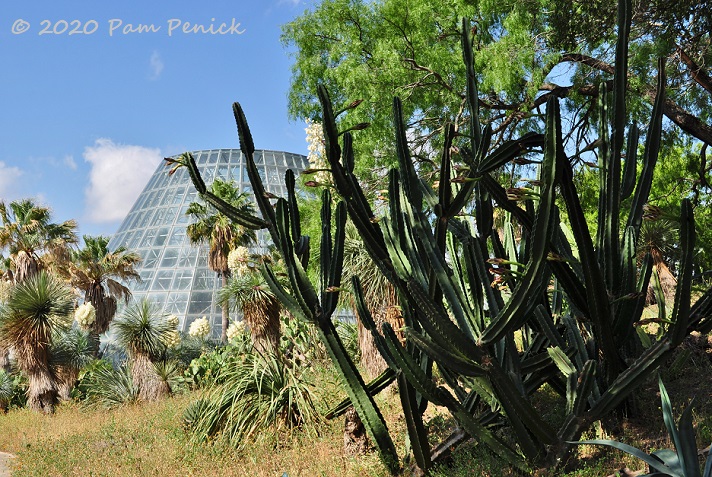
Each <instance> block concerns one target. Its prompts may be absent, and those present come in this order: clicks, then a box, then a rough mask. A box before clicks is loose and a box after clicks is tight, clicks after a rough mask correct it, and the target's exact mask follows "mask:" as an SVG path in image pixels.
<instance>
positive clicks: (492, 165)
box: [477, 132, 544, 174]
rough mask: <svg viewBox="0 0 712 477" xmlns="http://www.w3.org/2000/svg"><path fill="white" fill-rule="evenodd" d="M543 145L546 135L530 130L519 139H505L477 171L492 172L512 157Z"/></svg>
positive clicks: (482, 172) (480, 172)
mask: <svg viewBox="0 0 712 477" xmlns="http://www.w3.org/2000/svg"><path fill="white" fill-rule="evenodd" d="M543 145H544V136H543V135H542V134H539V133H534V132H528V133H526V134H524V135H523V136H522V137H520V138H519V139H513V140H509V141H505V142H504V143H502V145H500V146H499V147H497V149H495V150H494V151H492V153H491V154H488V155H487V157H485V158H484V159H482V161H480V162H479V164H477V173H478V174H485V173H488V172H491V171H493V170H495V169H497V168H499V167H501V166H503V165H505V164H507V163H508V162H509V161H511V160H512V159H514V158H516V157H518V156H521V155H522V153H525V152H526V151H528V150H529V149H533V148H537V147H542V146H543Z"/></svg>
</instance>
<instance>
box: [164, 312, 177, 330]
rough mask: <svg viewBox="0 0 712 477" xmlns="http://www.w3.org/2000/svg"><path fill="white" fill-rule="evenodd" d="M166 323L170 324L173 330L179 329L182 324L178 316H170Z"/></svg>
mask: <svg viewBox="0 0 712 477" xmlns="http://www.w3.org/2000/svg"><path fill="white" fill-rule="evenodd" d="M166 321H167V322H168V325H170V327H171V328H178V325H179V324H180V318H178V317H177V316H176V315H170V316H169V317H168V318H166Z"/></svg>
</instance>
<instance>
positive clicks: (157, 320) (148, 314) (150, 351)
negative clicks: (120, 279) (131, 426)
mask: <svg viewBox="0 0 712 477" xmlns="http://www.w3.org/2000/svg"><path fill="white" fill-rule="evenodd" d="M112 329H113V330H114V333H115V336H116V341H117V343H118V344H119V346H121V347H122V348H123V349H124V350H126V353H127V354H128V356H129V359H130V360H131V376H132V378H133V383H134V385H135V386H136V387H137V388H138V390H139V391H138V398H139V399H140V400H143V401H155V400H157V399H159V398H161V397H163V396H166V395H168V394H170V391H171V389H170V386H169V385H168V383H167V382H166V381H165V380H163V379H161V377H160V376H159V374H158V372H157V371H156V363H157V362H158V361H160V360H162V359H165V355H166V350H167V345H166V343H167V342H168V339H169V336H170V334H171V333H172V332H173V331H174V330H175V327H174V325H173V324H172V323H170V322H169V320H168V317H167V316H164V315H162V314H161V313H159V312H158V311H157V310H156V308H155V307H154V306H153V305H152V304H151V303H150V302H149V301H148V300H146V299H144V300H141V301H140V302H138V303H132V304H131V305H129V307H128V308H126V310H125V311H124V312H123V314H122V316H121V317H120V318H119V319H117V320H115V321H114V324H113V326H112Z"/></svg>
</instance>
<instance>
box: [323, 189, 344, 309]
mask: <svg viewBox="0 0 712 477" xmlns="http://www.w3.org/2000/svg"><path fill="white" fill-rule="evenodd" d="M345 235H346V205H345V204H344V203H343V202H339V203H338V204H337V206H336V231H335V237H334V248H333V251H332V252H331V257H330V258H329V263H330V266H329V267H328V269H326V270H325V272H324V273H327V274H328V280H327V282H326V288H325V289H324V290H325V293H323V294H322V297H323V298H322V308H323V310H324V311H323V313H324V315H325V316H331V315H332V314H333V313H334V311H336V306H337V303H338V299H339V293H338V290H339V288H340V287H341V274H342V272H343V263H344V243H345V240H344V237H345ZM327 252H328V251H327Z"/></svg>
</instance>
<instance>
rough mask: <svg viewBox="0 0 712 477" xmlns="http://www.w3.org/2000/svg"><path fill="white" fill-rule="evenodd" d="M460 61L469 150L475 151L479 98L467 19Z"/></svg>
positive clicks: (479, 140)
mask: <svg viewBox="0 0 712 477" xmlns="http://www.w3.org/2000/svg"><path fill="white" fill-rule="evenodd" d="M460 40H461V42H462V59H463V61H464V62H465V74H466V81H467V104H468V106H469V109H470V133H471V135H472V136H471V138H470V142H471V149H472V150H473V151H477V150H478V149H479V148H480V142H481V136H480V98H479V97H478V93H477V77H476V76H475V59H474V55H473V54H472V39H471V38H470V28H469V25H468V22H467V19H465V18H463V19H462V34H461V36H460Z"/></svg>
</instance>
